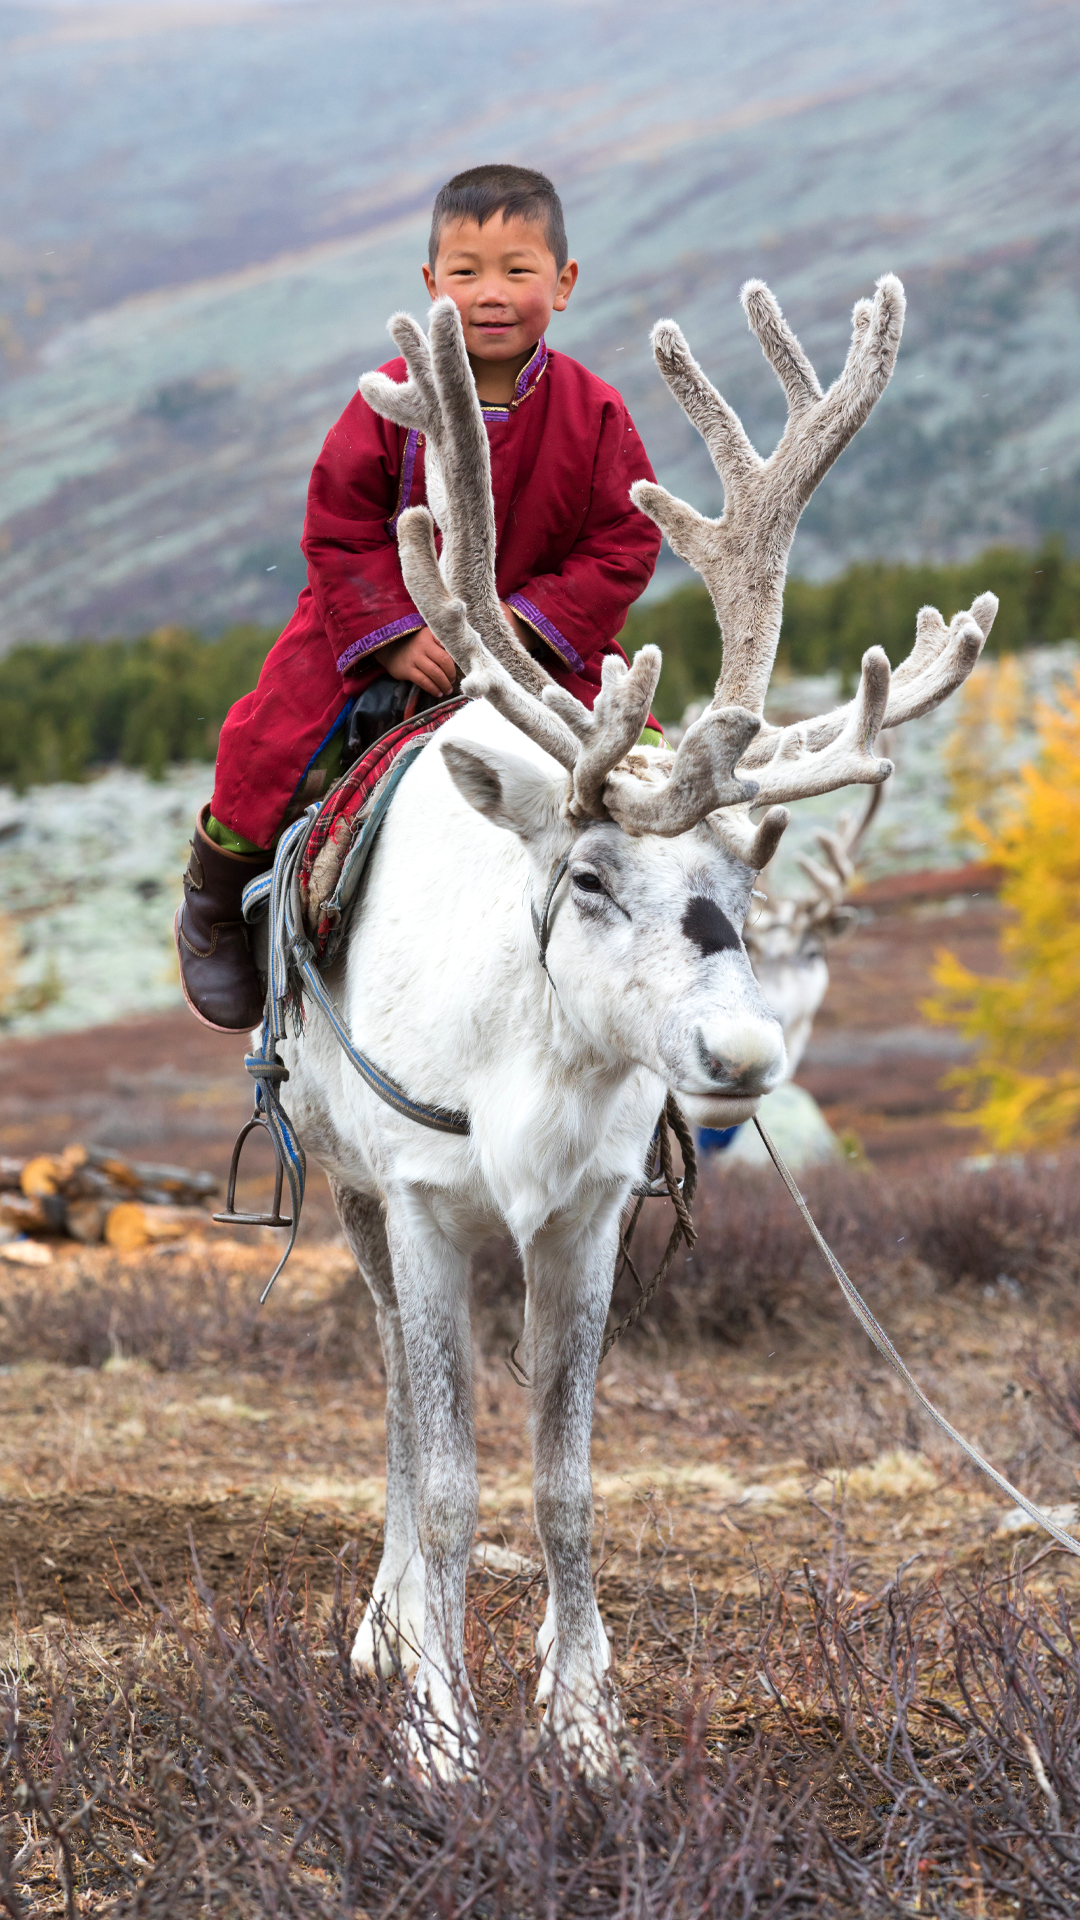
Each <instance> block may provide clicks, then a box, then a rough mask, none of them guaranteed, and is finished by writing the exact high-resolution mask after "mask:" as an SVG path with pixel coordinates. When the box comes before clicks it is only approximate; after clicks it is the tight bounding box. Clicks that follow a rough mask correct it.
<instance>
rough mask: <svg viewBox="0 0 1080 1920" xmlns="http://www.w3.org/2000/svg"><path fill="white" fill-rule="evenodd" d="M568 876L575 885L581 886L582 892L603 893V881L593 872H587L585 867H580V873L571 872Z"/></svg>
mask: <svg viewBox="0 0 1080 1920" xmlns="http://www.w3.org/2000/svg"><path fill="white" fill-rule="evenodd" d="M570 878H571V880H572V881H573V884H574V886H575V887H580V888H581V891H582V893H603V892H604V891H605V888H604V885H603V882H602V881H601V880H600V879H599V878H598V877H597V875H596V874H595V873H589V872H588V870H587V869H586V868H582V870H581V872H580V873H572V874H571V875H570Z"/></svg>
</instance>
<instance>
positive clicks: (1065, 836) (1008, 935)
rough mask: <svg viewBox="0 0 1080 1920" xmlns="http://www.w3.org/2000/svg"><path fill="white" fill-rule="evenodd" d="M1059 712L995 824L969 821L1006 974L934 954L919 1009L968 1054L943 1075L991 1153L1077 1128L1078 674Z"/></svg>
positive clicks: (1042, 718)
mask: <svg viewBox="0 0 1080 1920" xmlns="http://www.w3.org/2000/svg"><path fill="white" fill-rule="evenodd" d="M1060 699H1061V708H1060V711H1054V710H1052V709H1050V708H1042V709H1040V712H1039V715H1038V724H1039V753H1038V757H1037V759H1036V760H1035V761H1034V763H1033V764H1032V765H1030V766H1026V767H1024V768H1022V770H1021V772H1020V775H1019V779H1018V781H1017V785H1016V788H1015V790H1014V798H1013V800H1012V803H1011V805H1010V807H1009V808H1008V810H1007V811H1006V813H1005V814H1004V816H1003V818H1002V819H1001V820H1000V821H999V822H996V823H994V824H987V823H986V822H985V821H984V820H980V819H979V818H978V816H977V815H976V814H975V813H974V812H969V813H968V815H967V825H968V826H969V827H970V829H971V831H972V833H973V834H974V836H975V837H976V839H977V840H978V841H979V843H980V845H981V848H982V851H983V856H984V858H985V859H987V860H989V861H992V862H993V863H994V864H995V865H996V866H999V867H1001V868H1002V869H1003V871H1004V874H1005V880H1004V884H1003V886H1002V889H1001V899H1002V903H1003V905H1004V906H1005V907H1006V908H1007V909H1008V911H1009V914H1010V919H1009V921H1008V924H1007V925H1006V927H1005V930H1004V932H1003V934H1002V939H1001V950H1002V955H1003V958H1004V959H1006V960H1007V961H1008V962H1009V972H1008V974H1007V976H1005V977H1002V978H996V977H988V976H985V975H980V974H976V973H973V972H971V971H970V969H969V968H967V967H965V966H963V965H962V964H961V962H960V961H959V960H958V959H957V958H956V956H955V955H954V954H951V953H946V952H942V953H940V954H939V955H938V956H937V960H936V963H935V968H934V979H935V982H936V985H937V987H938V993H937V995H936V997H935V998H934V999H933V1000H931V1001H929V1002H928V1003H927V1006H926V1012H927V1014H928V1015H929V1017H930V1018H931V1019H933V1020H937V1021H939V1022H943V1023H949V1024H952V1025H957V1026H959V1028H960V1031H961V1032H962V1033H963V1034H964V1036H965V1038H966V1039H968V1040H970V1041H972V1042H973V1043H974V1045H975V1048H976V1053H975V1056H974V1058H973V1059H972V1061H971V1062H970V1064H969V1065H967V1066H964V1067H960V1068H957V1069H956V1070H955V1071H954V1072H953V1073H952V1074H950V1076H949V1080H950V1082H951V1084H952V1085H954V1086H959V1087H962V1088H963V1089H964V1092H965V1094H966V1105H967V1106H968V1108H969V1109H970V1110H971V1112H972V1115H973V1117H974V1119H975V1121H976V1122H977V1124H978V1125H979V1126H980V1127H981V1128H982V1129H983V1131H984V1132H985V1134H986V1136H987V1139H988V1141H989V1143H990V1144H991V1145H992V1146H993V1147H994V1148H996V1149H998V1150H999V1151H1008V1150H1009V1149H1017V1148H1020V1149H1023V1148H1026V1147H1034V1146H1051V1145H1053V1144H1054V1143H1056V1142H1057V1141H1060V1140H1063V1139H1065V1138H1066V1137H1067V1136H1068V1135H1069V1134H1071V1133H1074V1132H1076V1131H1077V1130H1078V1128H1080V674H1078V675H1077V676H1076V678H1075V679H1074V682H1073V686H1072V688H1071V689H1070V690H1067V691H1066V690H1063V692H1062V694H1061V696H1060Z"/></svg>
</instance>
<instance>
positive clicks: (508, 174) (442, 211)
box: [428, 166, 570, 273]
mask: <svg viewBox="0 0 1080 1920" xmlns="http://www.w3.org/2000/svg"><path fill="white" fill-rule="evenodd" d="M497 213H501V214H502V215H503V217H504V219H507V220H514V219H518V220H535V222H536V224H537V225H538V226H542V227H543V229H544V233H545V236H546V238H547V243H548V246H549V248H550V249H551V252H552V253H553V254H554V256H555V265H556V267H557V268H558V270H559V272H560V273H561V272H562V270H563V268H564V267H565V265H566V262H567V259H568V257H569V252H570V249H569V247H568V246H567V244H566V227H565V225H564V222H563V210H562V201H561V200H560V199H559V196H558V194H557V193H556V191H555V189H554V187H553V186H552V184H551V181H550V180H549V179H548V177H547V175H546V174H545V173H534V171H533V169H532V168H531V167H511V166H489V167H470V168H469V170H468V172H467V173H455V175H454V177H453V179H452V180H448V181H447V183H446V185H445V187H440V188H439V191H438V193H437V194H436V196H435V205H434V207H433V208H432V212H431V238H430V239H429V241H428V265H429V266H430V268H431V271H432V273H434V271H435V262H436V260H437V259H438V257H439V240H440V238H441V235H442V230H443V227H444V226H445V224H446V222H447V221H448V220H475V221H476V224H477V226H478V227H482V226H483V225H484V223H485V221H487V220H491V219H493V218H494V216H495V215H496V214H497Z"/></svg>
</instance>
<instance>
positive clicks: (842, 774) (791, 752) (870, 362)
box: [631, 274, 997, 858]
mask: <svg viewBox="0 0 1080 1920" xmlns="http://www.w3.org/2000/svg"><path fill="white" fill-rule="evenodd" d="M742 302H743V306H744V307H745V309H746V314H747V318H748V320H749V323H750V326H751V328H752V329H753V331H754V333H755V334H756V335H757V337H758V339H759V341H760V342H761V347H762V351H763V352H764V354H765V357H766V359H767V360H768V361H769V362H770V364H771V365H772V367H773V369H774V371H775V373H776V375H777V377H778V379H779V380H780V383H781V385H782V386H783V388H784V391H785V393H786V395H787V400H788V422H787V426H786V427H785V429H784V433H783V435H782V436H781V439H780V441H779V443H778V445H777V446H776V448H775V449H774V451H773V452H772V453H771V454H770V455H769V457H768V459H767V460H766V459H762V457H761V455H760V454H759V453H757V452H756V451H755V449H754V447H753V446H752V445H751V443H750V441H749V439H748V437H747V435H746V433H745V431H744V429H743V426H742V422H741V421H740V420H739V417H738V415H737V414H736V413H735V412H734V410H733V409H732V408H731V407H730V406H729V405H728V403H727V401H726V400H725V399H724V398H723V396H722V395H721V394H719V393H718V392H717V391H716V389H715V387H713V386H712V384H711V382H710V381H709V380H708V379H707V378H706V376H705V374H704V373H703V372H702V370H701V368H700V367H699V366H698V364H697V362H696V360H695V359H694V357H693V355H692V354H691V352H690V349H689V347H688V346H687V344H686V341H685V340H684V338H683V336H682V334H681V332H680V331H679V328H678V327H677V326H676V324H675V322H674V321H673V320H661V321H659V322H658V323H657V325H656V326H655V327H654V329H653V349H654V352H655V354H656V360H657V364H658V366H659V368H660V371H661V373H662V374H663V376H664V379H665V380H666V381H667V383H668V385H669V387H670V388H671V390H672V392H673V394H674V395H675V398H676V399H677V400H678V402H679V404H680V406H681V407H682V408H683V411H684V412H685V413H686V415H687V417H688V418H689V419H690V420H691V421H692V422H693V424H694V425H695V426H696V428H697V429H698V432H699V433H700V434H701V436H702V438H703V440H704V441H705V444H706V446H707V447H708V449H709V452H710V454H711V456H712V460H713V464H714V466H715V467H716V470H717V473H718V474H719V476H720V478H721V480H722V482H723V485H724V511H723V513H722V514H721V515H720V517H719V519H716V520H710V519H707V518H706V517H705V515H703V514H700V513H698V512H697V510H696V509H695V508H694V507H691V506H688V505H687V504H686V502H685V501H683V500H677V499H676V498H675V497H674V495H672V494H670V493H668V492H667V491H666V489H665V488H663V487H660V486H657V485H656V484H655V483H654V482H652V481H646V480H638V481H636V482H635V484H634V486H633V487H632V488H631V494H632V496H633V498H634V500H635V502H636V504H637V505H638V506H639V507H641V508H642V510H643V511H644V512H646V513H648V514H649V515H650V517H651V518H652V519H654V520H655V521H656V522H657V524H658V525H659V526H660V527H662V529H663V531H664V533H665V534H666V535H667V538H668V542H669V544H670V545H671V546H672V547H673V549H674V551H675V552H676V553H677V554H679V556H680V557H681V558H682V559H684V560H687V561H689V563H690V564H691V566H693V567H695V568H696V569H697V571H698V572H699V573H700V574H701V576H702V579H703V580H704V582H705V584H706V586H707V587H708V589H709V594H710V596H711V598H712V602H713V605H714V607H715V608H716V613H717V618H718V620H719V622H720V628H721V634H722V641H723V653H722V664H721V671H720V676H719V679H718V680H717V684H716V692H715V694H714V697H713V701H712V706H711V708H710V709H709V710H708V712H714V711H716V710H725V709H729V708H730V705H731V703H733V702H737V703H738V704H739V705H740V706H741V707H743V708H745V709H748V710H749V711H750V712H751V713H753V714H756V715H758V716H760V715H761V714H762V712H763V707H764V700H765V694H766V691H767V689H768V684H769V677H770V675H771V673H772V667H773V661H774V659H775V657H776V647H777V642H778V640H779V637H780V621H781V614H782V609H783V587H784V576H785V572H786V569H787V560H788V554H789V553H790V551H791V543H792V540H793V539H794V536H795V528H796V526H797V525H798V520H799V515H800V514H801V512H802V510H803V507H804V506H805V505H806V502H807V500H808V499H809V498H810V495H811V494H812V493H813V491H814V488H815V487H816V486H817V484H818V482H819V481H820V480H821V479H822V477H823V476H824V474H825V473H826V472H827V471H828V469H829V467H831V465H832V464H833V461H834V460H836V459H837V457H838V455H839V454H840V453H842V451H843V449H844V447H845V446H846V445H847V443H848V441H849V440H850V439H851V438H852V437H853V435H854V434H855V433H857V431H858V429H859V428H860V427H861V426H862V424H863V422H864V421H865V420H866V419H867V417H868V415H869V414H870V412H871V410H872V408H873V407H874V405H875V403H876V401H877V400H878V399H879V398H880V396H881V394H882V393H883V392H884V390H885V387H886V386H887V384H888V382H889V378H890V376H891V374H892V370H893V367H894V366H895V364H896V355H897V351H898V348H899V345H900V334H901V331H902V328H903V322H904V309H905V301H904V289H903V287H902V286H901V284H900V282H899V280H898V279H897V278H896V277H895V275H894V274H885V275H883V277H882V278H881V279H880V280H879V281H878V286H877V293H876V295H875V298H874V300H873V301H872V302H871V301H869V300H860V301H859V302H858V303H857V304H856V307H855V311H854V314H853V322H852V337H851V345H850V347H849V349H848V356H847V360H846V362H845V364H844V368H843V371H842V372H841V373H840V375H839V376H838V378H837V379H836V380H835V381H834V382H833V384H832V386H831V387H830V388H829V390H828V392H827V393H822V391H821V386H820V384H819V382H818V379H817V375H816V374H815V372H814V369H813V367H812V366H811V365H810V362H809V360H808V359H807V357H806V355H805V353H804V352H803V350H802V347H801V346H800V345H799V342H798V340H797V339H796V337H795V335H794V333H793V332H792V331H791V328H790V327H789V326H788V324H787V322H786V320H785V319H784V316H783V314H782V313H781V311H780V308H779V305H778V304H777V302H776V300H775V299H774V298H773V295H772V294H771V293H770V292H769V289H768V287H766V286H765V285H764V284H763V283H762V282H761V281H760V280H751V281H748V282H747V284H746V285H745V286H744V288H743V290H742ZM996 612H997V601H996V599H995V598H994V595H993V594H983V595H981V596H980V598H979V599H978V600H976V601H975V603H974V605H973V606H972V608H971V609H970V612H968V613H962V614H957V615H956V616H955V618H954V619H953V621H952V623H951V625H950V626H949V627H946V626H945V623H944V621H943V620H942V618H941V615H940V614H939V613H938V612H937V611H936V609H935V608H932V607H926V608H924V609H923V611H922V613H921V614H920V615H919V622H918V628H917V634H916V642H915V646H914V648H913V649H912V652H911V654H910V656H909V657H908V659H907V660H906V661H905V662H904V664H903V665H902V666H901V667H899V668H898V669H897V672H896V674H895V675H891V674H890V669H889V662H888V659H887V657H886V655H885V653H884V651H883V650H882V648H880V647H871V648H870V649H869V650H868V651H867V652H866V653H865V654H864V656H863V662H862V675H861V679H860V683H859V688H858V691H857V693H856V695H855V697H854V699H853V700H852V701H850V702H849V703H848V705H847V706H844V707H838V708H837V709H836V710H835V712H833V713H831V714H826V715H823V716H822V717H821V718H819V719H816V720H813V721H810V722H807V723H800V724H799V725H796V726H792V727H773V726H770V725H768V724H767V723H766V722H764V721H762V724H761V725H760V726H759V727H758V729H757V731H756V733H755V736H754V738H753V740H752V741H751V742H749V743H748V745H747V749H746V751H745V753H744V754H743V757H742V760H741V763H740V772H741V773H742V774H743V776H744V777H745V775H747V774H752V775H753V777H754V779H755V780H756V781H757V782H758V794H757V800H756V803H755V804H757V805H759V806H760V805H764V804H766V803H770V804H773V805H774V806H775V803H777V802H782V801H788V800H799V799H804V798H806V797H808V796H809V795H811V794H819V793H829V792H832V791H833V790H834V789H835V788H837V787H840V786H846V785H848V784H849V783H854V782H859V783H868V784H876V783H878V782H880V781H882V780H886V779H888V777H889V775H890V773H891V772H892V763H891V761H889V760H884V759H878V758H877V756H876V755H875V753H874V752H873V747H874V742H875V739H876V737H877V734H878V732H879V730H880V729H881V728H882V727H896V726H901V725H902V724H903V723H904V721H905V720H911V719H914V718H916V717H917V716H918V715H919V714H922V713H927V712H929V711H930V710H931V708H933V707H936V706H938V705H939V704H940V702H941V701H942V700H944V699H946V698H947V697H948V695H949V694H950V693H952V692H953V691H954V690H955V689H956V688H957V687H958V686H959V685H960V684H961V683H962V681H964V680H965V679H966V678H967V676H968V674H969V673H970V672H971V669H972V667H973V666H974V664H975V662H976V660H977V659H978V657H979V653H980V651H981V649H982V646H983V643H984V641H985V639H986V636H987V634H988V633H989V631H990V627H991V625H992V623H993V619H994V615H995V613H996ZM707 717H708V713H707V714H705V715H703V716H702V721H703V720H705V719H706V718H707ZM702 721H698V722H697V723H696V724H697V725H698V726H700V725H701V724H702ZM762 824H763V826H764V824H765V823H764V822H763V823H762ZM783 824H784V823H781V822H780V821H779V820H778V818H777V817H776V815H775V814H774V817H773V833H774V836H775V837H774V840H773V847H774V850H775V843H776V841H777V840H778V839H779V835H780V832H782V831H783ZM740 826H741V829H742V830H741V832H740ZM722 830H723V831H724V832H725V833H726V834H727V836H728V837H729V838H730V839H731V840H732V842H733V844H734V845H735V846H737V847H738V848H739V850H740V853H741V857H744V858H749V857H750V854H751V851H752V852H753V854H754V855H755V856H759V855H760V853H761V852H762V851H763V850H764V848H763V847H762V845H761V844H760V834H761V829H759V830H758V844H754V845H753V846H752V847H751V843H750V842H749V840H748V823H747V822H745V821H743V822H741V823H740V822H739V821H738V820H737V819H728V820H727V821H726V822H724V823H723V827H722Z"/></svg>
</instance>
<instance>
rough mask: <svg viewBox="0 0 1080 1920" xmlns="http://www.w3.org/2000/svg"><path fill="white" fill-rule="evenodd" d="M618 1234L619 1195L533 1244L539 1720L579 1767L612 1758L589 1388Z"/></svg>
mask: <svg viewBox="0 0 1080 1920" xmlns="http://www.w3.org/2000/svg"><path fill="white" fill-rule="evenodd" d="M617 1245H618V1203H617V1201H615V1200H611V1201H606V1202H604V1203H603V1204H602V1205H601V1207H600V1208H599V1209H598V1210H597V1212H596V1213H595V1214H594V1215H593V1217H592V1218H591V1219H590V1220H589V1221H588V1222H587V1223H585V1224H584V1225H583V1224H582V1223H581V1222H580V1221H575V1222H561V1223H558V1224H556V1225H553V1226H550V1227H548V1228H546V1229H545V1230H544V1232H543V1233H542V1234H541V1235H540V1236H539V1238H538V1239H537V1241H536V1242H535V1244H534V1246H533V1247H532V1249H531V1250H530V1252H531V1258H530V1261H529V1269H528V1270H529V1295H528V1334H529V1340H528V1356H529V1370H530V1373H531V1376H532V1385H533V1415H532V1439H533V1507H534V1511H535V1515H536V1526H537V1531H538V1533H539V1535H540V1541H541V1545H542V1546H543V1549H544V1560H545V1563H546V1565H547V1575H548V1589H549V1600H548V1608H547V1613H546V1615H545V1617H544V1623H543V1626H542V1627H541V1629H540V1633H539V1636H538V1641H537V1648H538V1652H539V1654H540V1657H541V1660H542V1662H543V1668H542V1672H541V1675H540V1685H539V1687H538V1689H537V1696H536V1697H537V1700H538V1701H544V1702H546V1708H545V1714H544V1725H545V1729H546V1731H547V1732H548V1733H549V1734H550V1735H551V1736H552V1738H554V1739H556V1740H558V1741H559V1743H560V1745H561V1746H562V1747H563V1748H564V1749H565V1750H566V1751H567V1752H568V1753H569V1754H572V1755H574V1756H575V1757H576V1758H578V1759H579V1760H580V1761H581V1763H582V1764H583V1765H584V1767H585V1768H586V1770H587V1772H588V1773H589V1774H591V1775H594V1776H596V1777H600V1778H602V1777H604V1776H605V1775H608V1774H610V1773H611V1772H612V1770H613V1769H614V1767H616V1766H617V1765H618V1764H619V1761H620V1735H621V1730H622V1719H621V1715H620V1713H619V1709H618V1704H617V1702H616V1699H615V1695H614V1693H613V1691H612V1689H611V1687H610V1685H609V1683H608V1681H607V1679H606V1674H607V1669H608V1667H609V1665H610V1662H611V1648H610V1645H609V1643H608V1637H607V1634H606V1633H605V1631H604V1626H603V1622H602V1621H601V1619H600V1613H599V1609H598V1608H597V1605H596V1599H595V1596H594V1593H593V1585H592V1569H591V1566H590V1560H589V1549H590V1543H591V1539H592V1529H593V1495H592V1476H591V1472H590V1466H589V1446H590V1440H591V1436H592V1412H593V1392H594V1389H595V1386H596V1369H597V1365H598V1362H599V1358H600V1345H601V1341H602V1339H603V1332H604V1322H605V1320H606V1318H607V1310H608V1303H609V1301H610V1298H611V1285H612V1274H613V1272H614V1265H615V1254H616V1248H617Z"/></svg>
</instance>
